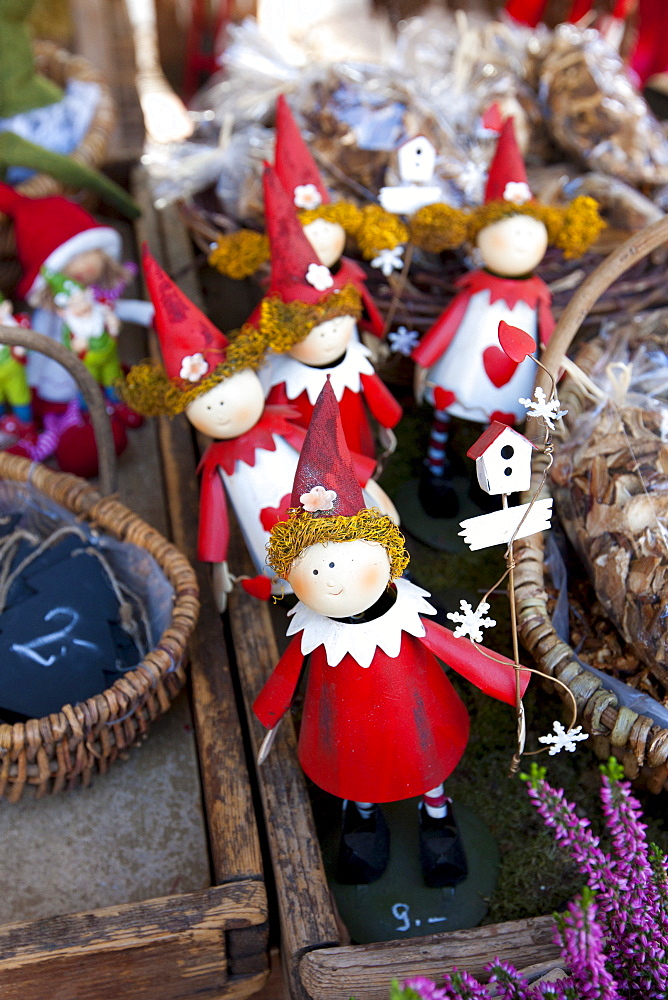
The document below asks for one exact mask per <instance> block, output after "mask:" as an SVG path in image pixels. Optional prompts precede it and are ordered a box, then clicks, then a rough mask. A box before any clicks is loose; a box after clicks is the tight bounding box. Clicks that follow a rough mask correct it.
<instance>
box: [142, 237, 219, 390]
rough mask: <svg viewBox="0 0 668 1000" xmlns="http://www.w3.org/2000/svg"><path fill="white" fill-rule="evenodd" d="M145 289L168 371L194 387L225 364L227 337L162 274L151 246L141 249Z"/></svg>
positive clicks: (172, 377) (172, 375) (173, 377)
mask: <svg viewBox="0 0 668 1000" xmlns="http://www.w3.org/2000/svg"><path fill="white" fill-rule="evenodd" d="M142 265H143V268H144V276H145V278H146V288H147V289H148V293H149V295H150V296H151V301H152V302H153V305H154V306H155V317H154V319H153V325H154V327H155V330H156V333H157V334H158V339H159V341H160V350H161V351H162V359H163V362H164V365H165V372H166V373H167V376H168V378H170V379H182V380H183V381H185V382H190V383H191V384H192V385H193V386H194V385H196V384H197V383H198V382H200V381H201V380H202V379H203V378H205V377H206V376H207V375H210V374H211V372H212V371H213V370H214V368H216V367H217V366H218V365H220V364H222V363H223V362H224V361H225V348H226V347H227V338H226V337H225V336H224V334H222V333H221V332H220V330H219V329H218V327H217V326H214V324H213V323H212V322H211V320H210V319H208V318H207V317H206V316H205V315H204V313H203V312H202V311H201V310H200V309H198V308H197V306H196V305H195V304H194V303H193V302H191V301H190V299H189V298H188V296H187V295H184V293H183V292H182V291H181V289H180V288H179V287H178V286H177V285H175V284H174V282H173V281H172V279H171V278H170V277H169V276H168V275H167V274H166V273H165V272H164V271H163V269H162V268H161V267H160V265H159V264H158V262H157V260H156V259H155V257H153V256H152V254H151V253H150V251H149V250H148V247H147V246H146V245H144V246H143V247H142Z"/></svg>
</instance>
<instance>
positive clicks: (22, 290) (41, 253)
mask: <svg viewBox="0 0 668 1000" xmlns="http://www.w3.org/2000/svg"><path fill="white" fill-rule="evenodd" d="M0 212H4V213H5V214H6V215H8V216H9V218H10V219H12V220H13V222H14V234H15V238H16V252H17V256H18V259H19V263H20V264H21V267H22V269H23V275H22V277H21V280H20V281H19V283H18V285H17V287H16V291H17V294H18V295H19V296H20V297H21V298H24V299H29V298H30V297H32V296H33V295H34V293H35V292H37V291H38V290H39V289H40V288H41V287H43V285H44V278H43V276H42V275H41V274H40V269H41V268H42V267H46V268H49V269H50V270H52V271H63V270H64V269H65V268H66V267H67V265H68V264H69V262H70V261H71V259H72V258H73V257H75V256H77V255H78V254H80V253H85V252H86V251H88V250H103V251H104V252H105V253H107V254H108V255H109V256H110V257H113V258H114V259H115V260H119V259H120V256H121V250H122V241H121V236H120V234H119V233H118V232H117V231H116V230H115V229H113V228H112V227H111V226H101V225H100V224H99V223H98V222H96V221H95V219H94V218H93V216H92V215H90V214H89V213H88V212H87V211H86V210H85V209H83V208H81V206H80V205H75V204H74V202H72V201H68V199H67V198H63V197H61V196H59V195H55V196H53V197H49V198H27V197H26V196H25V195H22V194H20V193H19V192H18V191H16V190H15V189H14V188H12V187H10V186H9V185H8V184H3V183H1V182H0Z"/></svg>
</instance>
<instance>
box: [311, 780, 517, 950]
mask: <svg viewBox="0 0 668 1000" xmlns="http://www.w3.org/2000/svg"><path fill="white" fill-rule="evenodd" d="M419 801H420V799H419V798H415V799H404V800H403V801H401V802H390V803H386V804H385V805H383V807H382V809H383V812H384V814H385V818H386V820H387V824H388V826H389V828H390V861H389V864H388V866H387V869H386V871H385V873H384V875H382V876H381V878H379V879H378V880H377V881H375V882H372V883H371V884H370V885H340V884H339V883H338V882H337V881H336V879H335V878H334V872H335V869H336V859H337V856H338V845H339V834H340V821H339V823H338V824H336V825H332V827H331V829H329V830H328V831H327V832H326V833H325V835H324V836H323V838H322V851H323V860H324V863H325V871H326V872H327V877H328V879H329V886H330V889H331V890H332V893H333V895H334V898H335V900H336V905H337V907H338V910H339V913H340V915H341V919H342V920H343V922H344V924H345V925H346V927H347V928H348V931H349V932H350V935H351V937H352V940H353V941H354V942H355V943H357V944H368V943H370V942H372V941H392V940H395V939H398V938H404V937H423V936H425V935H427V934H436V933H438V932H439V931H454V930H462V929H464V928H467V927H475V926H476V925H477V924H479V923H480V921H481V920H482V919H483V917H484V916H485V914H486V913H487V903H486V900H488V899H489V897H490V896H491V894H492V891H493V889H494V886H495V883H496V877H497V871H498V865H499V859H498V851H497V848H496V844H495V843H494V840H493V839H492V836H491V834H490V833H489V830H488V829H487V827H486V826H485V825H484V824H483V823H482V821H481V820H480V819H478V817H477V816H476V815H475V813H472V812H471V810H470V809H467V808H466V807H465V806H462V805H460V804H459V803H457V802H456V803H455V815H456V817H457V823H458V826H459V831H460V833H461V837H462V841H463V844H464V850H465V851H466V858H467V862H468V870H469V874H468V876H467V877H466V878H465V879H464V880H463V881H462V882H459V883H458V884H457V885H456V886H446V887H445V888H442V889H440V888H439V889H430V888H428V887H427V886H426V885H425V884H424V881H423V878H422V870H421V868H420V856H419V843H418V830H419V826H418V803H419Z"/></svg>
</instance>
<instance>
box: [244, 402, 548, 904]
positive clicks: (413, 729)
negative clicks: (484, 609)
mask: <svg viewBox="0 0 668 1000" xmlns="http://www.w3.org/2000/svg"><path fill="white" fill-rule="evenodd" d="M290 507H291V510H290V515H289V518H288V519H287V520H285V521H280V522H279V523H277V524H276V525H274V527H273V528H272V530H271V541H270V544H269V548H268V553H269V555H268V562H269V564H270V565H271V566H272V567H273V568H274V570H275V571H276V573H277V574H278V575H279V576H281V577H284V578H285V579H287V580H288V581H289V582H290V584H291V586H292V588H293V589H294V592H295V594H296V595H297V597H298V598H299V602H300V603H299V604H297V606H296V607H295V608H294V609H293V610H292V611H289V612H288V614H289V615H292V616H293V619H292V622H291V624H290V626H289V628H288V635H292V636H293V638H292V640H291V642H290V645H289V646H288V648H287V650H286V651H285V653H284V654H283V656H282V657H281V659H280V660H279V662H278V664H277V666H276V667H275V669H274V671H273V673H272V675H271V677H270V678H269V680H268V681H267V683H266V684H265V686H264V688H263V689H262V691H261V692H260V694H259V696H258V698H257V699H256V701H255V704H254V711H255V714H256V715H257V717H258V718H259V719H260V721H261V722H262V724H263V725H264V726H266V727H267V728H268V729H270V730H272V729H274V727H275V726H276V725H277V724H278V723H279V721H280V719H281V718H282V716H283V715H284V714H285V712H286V711H287V710H288V708H289V706H290V702H291V700H292V697H293V695H294V692H295V689H296V687H297V683H298V681H299V677H300V674H301V670H302V667H303V664H304V659H305V657H306V656H308V655H309V654H310V660H309V674H308V681H307V685H306V693H305V696H304V704H303V714H302V721H301V728H300V734H299V747H298V753H299V760H300V762H301V765H302V767H303V769H304V771H305V772H306V774H307V775H308V776H309V778H311V779H312V780H313V781H314V782H315V783H316V784H317V785H319V786H320V787H321V788H323V789H325V790H326V791H327V792H329V793H331V794H332V795H336V796H339V797H340V798H342V799H344V804H343V829H342V839H341V847H340V854H339V861H338V870H337V878H338V880H339V881H341V882H347V883H360V882H371V881H373V880H374V879H376V878H379V877H380V876H381V875H382V873H383V871H384V869H385V866H386V864H387V860H388V852H389V835H388V830H387V825H386V822H385V820H384V818H383V814H382V811H381V809H380V808H379V806H378V803H382V802H392V801H396V800H399V799H404V798H408V797H411V796H416V795H421V796H423V798H422V801H421V803H420V805H419V824H420V856H421V862H422V869H423V874H424V878H425V881H426V882H427V884H428V885H431V886H443V885H452V884H455V883H456V882H458V881H459V880H460V879H462V878H464V877H465V875H466V871H467V869H466V860H465V855H464V851H463V848H462V845H461V843H460V840H459V836H458V832H457V826H456V823H455V818H454V815H453V810H452V805H451V803H450V801H449V800H448V799H447V798H446V796H445V792H444V786H443V782H444V780H445V778H447V776H448V775H449V774H450V773H451V772H452V771H453V770H454V768H455V767H456V765H457V763H458V761H459V759H460V757H461V756H462V754H463V752H464V748H465V746H466V743H467V739H468V731H469V722H468V716H467V713H466V709H465V708H464V705H463V704H462V702H461V700H460V698H459V697H458V695H457V694H456V692H455V690H454V688H453V687H452V685H451V684H450V681H449V680H448V678H447V676H446V674H445V672H444V670H443V668H442V667H441V665H440V664H439V663H438V660H437V659H436V657H438V658H439V659H441V660H443V661H444V662H446V663H448V664H449V665H450V666H451V667H452V668H453V669H454V670H456V671H457V672H458V673H461V674H462V675H463V676H464V677H466V678H467V679H468V680H470V681H472V682H473V683H474V684H475V685H476V686H477V687H479V688H480V689H481V690H483V691H484V692H485V693H486V694H490V695H491V696H492V697H495V698H498V699H499V700H501V701H505V702H507V703H508V704H509V705H514V704H515V673H514V668H513V664H512V662H511V661H510V660H507V659H505V658H504V657H501V656H499V655H497V654H496V653H493V652H491V651H489V650H486V649H485V648H484V647H481V646H477V645H475V644H473V643H472V642H470V641H469V640H468V639H463V638H455V636H454V635H453V633H452V632H450V631H449V630H448V629H446V628H443V627H442V626H441V625H438V624H436V623H435V622H431V621H429V620H428V619H425V618H423V616H424V615H432V614H435V610H434V608H432V607H431V605H430V604H428V603H427V601H426V598H427V597H428V596H429V595H428V593H427V592H426V591H424V590H422V589H421V588H419V587H416V586H415V585H414V584H412V583H410V582H409V581H408V580H404V579H401V574H402V573H403V571H404V569H405V567H406V565H407V563H408V555H407V553H406V549H405V547H404V539H403V537H402V535H401V534H400V532H399V530H398V529H397V527H396V525H395V524H394V523H393V522H392V521H391V520H390V519H389V518H387V517H384V516H383V515H381V514H380V512H379V511H378V510H374V509H369V508H367V507H366V506H365V503H364V499H363V497H362V494H361V491H360V489H359V486H358V485H357V482H356V479H355V476H354V474H353V470H352V468H351V465H350V458H349V455H348V449H347V446H346V442H345V438H344V435H343V430H342V427H341V422H340V420H339V414H338V405H337V402H336V398H335V396H334V393H333V391H332V387H331V385H330V383H329V382H326V383H325V386H324V388H323V390H322V392H321V394H320V397H319V399H318V403H317V405H316V408H315V411H314V414H313V420H312V423H311V426H310V427H309V430H308V433H307V437H306V441H305V443H304V446H303V448H302V453H301V456H300V460H299V465H298V467H297V474H296V476H295V481H294V487H293V491H292V499H291V502H290ZM527 681H528V674H526V673H524V674H523V675H522V678H521V687H522V688H523V689H524V688H525V687H526V684H527Z"/></svg>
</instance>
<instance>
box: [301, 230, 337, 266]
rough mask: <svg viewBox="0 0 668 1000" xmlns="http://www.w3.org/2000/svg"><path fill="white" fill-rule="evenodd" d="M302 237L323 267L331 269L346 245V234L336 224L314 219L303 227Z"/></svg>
mask: <svg viewBox="0 0 668 1000" xmlns="http://www.w3.org/2000/svg"><path fill="white" fill-rule="evenodd" d="M304 235H305V236H306V239H307V240H308V241H309V243H310V244H311V246H312V247H313V249H314V250H315V252H316V256H317V258H318V260H319V261H320V263H321V264H324V265H325V267H332V266H333V265H334V264H336V263H337V261H338V260H340V258H341V254H342V253H343V248H344V247H345V245H346V232H345V229H344V228H343V226H340V225H339V224H338V222H327V220H326V219H314V220H313V222H309V223H308V225H307V226H304Z"/></svg>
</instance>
